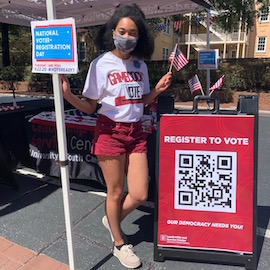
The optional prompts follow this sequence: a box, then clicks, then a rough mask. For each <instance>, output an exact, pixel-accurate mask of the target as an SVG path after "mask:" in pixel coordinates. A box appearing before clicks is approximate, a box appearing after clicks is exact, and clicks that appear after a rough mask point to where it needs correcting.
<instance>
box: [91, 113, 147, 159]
mask: <svg viewBox="0 0 270 270" xmlns="http://www.w3.org/2000/svg"><path fill="white" fill-rule="evenodd" d="M146 138H147V134H146V133H144V132H143V130H142V123H141V121H139V122H134V123H121V122H114V121H112V120H111V119H109V118H108V117H106V116H104V115H99V116H98V120H97V123H96V127H95V135H94V140H93V147H92V154H95V155H101V156H120V155H123V154H130V153H147V143H146Z"/></svg>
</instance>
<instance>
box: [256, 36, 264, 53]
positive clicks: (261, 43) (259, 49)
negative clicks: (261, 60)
mask: <svg viewBox="0 0 270 270" xmlns="http://www.w3.org/2000/svg"><path fill="white" fill-rule="evenodd" d="M265 51H266V37H258V39H257V52H265Z"/></svg>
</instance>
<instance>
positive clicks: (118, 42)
mask: <svg viewBox="0 0 270 270" xmlns="http://www.w3.org/2000/svg"><path fill="white" fill-rule="evenodd" d="M114 36H115V38H114V45H115V47H116V48H117V49H118V50H119V51H120V52H122V53H126V54H129V53H131V52H132V51H133V50H134V49H135V47H136V45H137V42H138V39H139V38H128V37H124V36H119V35H117V34H116V33H115V31H114Z"/></svg>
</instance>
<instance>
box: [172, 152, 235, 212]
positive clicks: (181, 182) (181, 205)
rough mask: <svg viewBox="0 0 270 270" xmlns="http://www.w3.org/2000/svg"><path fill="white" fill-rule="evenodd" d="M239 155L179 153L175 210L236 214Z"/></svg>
mask: <svg viewBox="0 0 270 270" xmlns="http://www.w3.org/2000/svg"><path fill="white" fill-rule="evenodd" d="M236 158H237V156H236V153H235V152H215V151H189V150H188V151H187V150H183V151H182V150H176V151H175V200H174V208H175V209H186V210H199V211H214V212H232V213H235V212H236Z"/></svg>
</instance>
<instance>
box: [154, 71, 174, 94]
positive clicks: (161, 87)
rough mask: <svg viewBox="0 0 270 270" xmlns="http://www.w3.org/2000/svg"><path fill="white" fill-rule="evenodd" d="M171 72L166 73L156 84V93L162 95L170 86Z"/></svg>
mask: <svg viewBox="0 0 270 270" xmlns="http://www.w3.org/2000/svg"><path fill="white" fill-rule="evenodd" d="M171 79H172V72H168V73H166V74H165V75H164V76H163V77H162V78H161V79H160V80H159V82H158V83H157V85H156V87H155V90H156V91H157V93H162V92H163V91H165V90H166V89H167V88H168V87H169V86H170V85H171Z"/></svg>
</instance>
